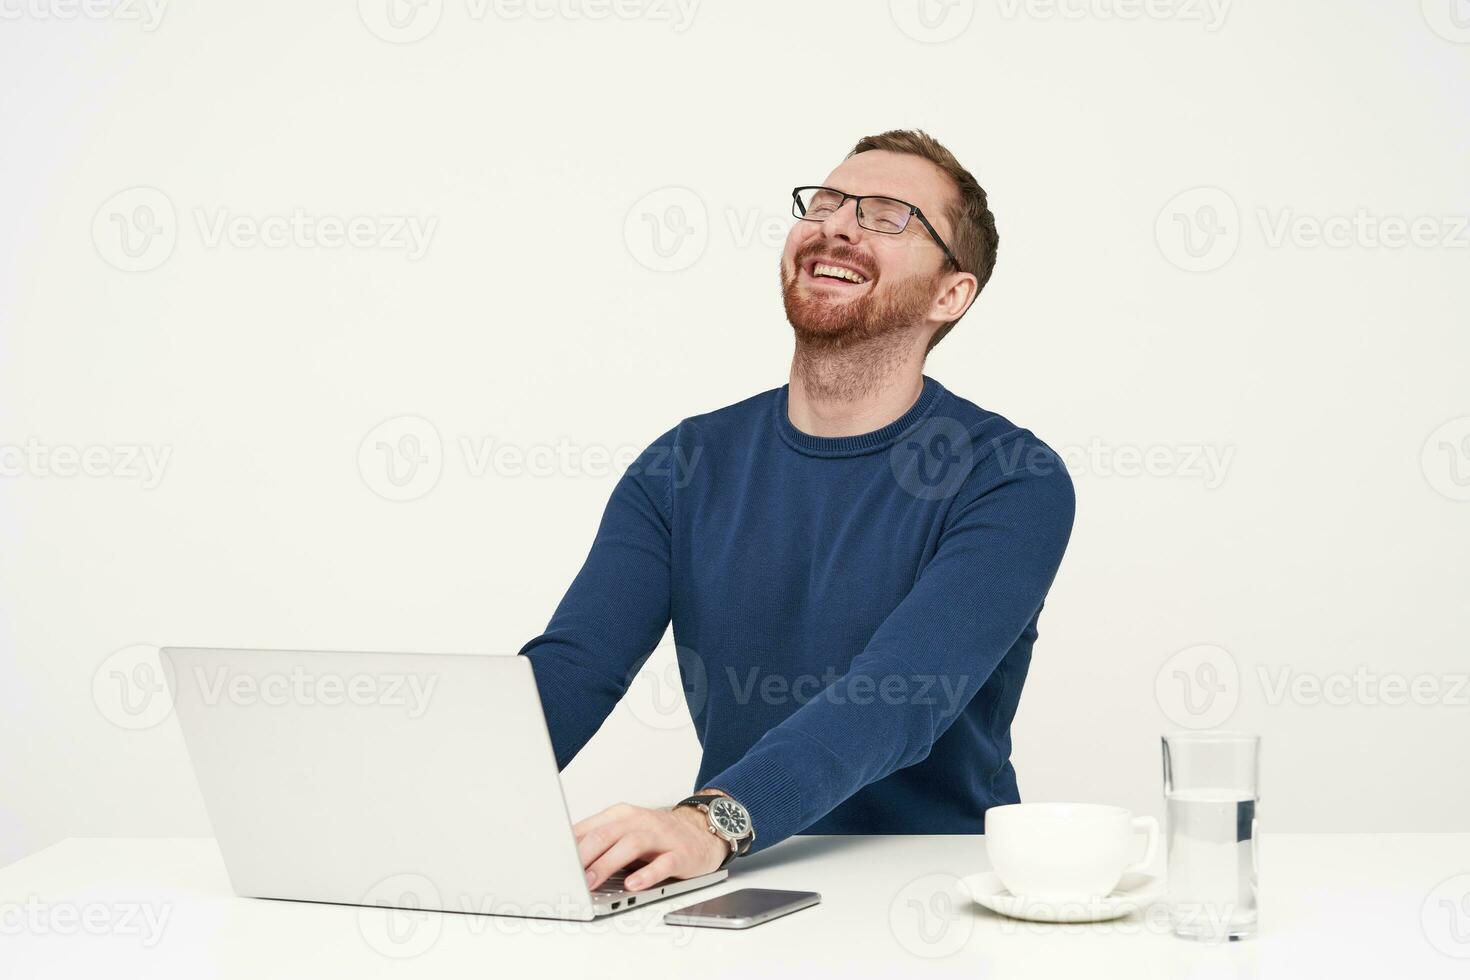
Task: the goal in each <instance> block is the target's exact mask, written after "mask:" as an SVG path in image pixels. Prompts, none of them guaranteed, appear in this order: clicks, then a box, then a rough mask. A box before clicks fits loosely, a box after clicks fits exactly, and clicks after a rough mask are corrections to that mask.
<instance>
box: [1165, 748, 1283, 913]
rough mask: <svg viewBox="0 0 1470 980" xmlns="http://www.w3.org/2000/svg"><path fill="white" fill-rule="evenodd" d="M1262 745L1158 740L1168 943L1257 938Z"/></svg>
mask: <svg viewBox="0 0 1470 980" xmlns="http://www.w3.org/2000/svg"><path fill="white" fill-rule="evenodd" d="M1260 763H1261V738H1260V736H1259V735H1249V734H1245V733H1242V732H1180V733H1174V734H1169V735H1165V736H1164V798H1165V801H1166V803H1167V804H1168V807H1167V816H1168V830H1167V836H1166V838H1165V839H1166V840H1167V842H1168V864H1169V916H1170V922H1171V925H1172V926H1173V929H1174V935H1176V936H1182V937H1184V938H1186V939H1199V940H1205V941H1215V942H1222V941H1232V940H1237V939H1245V938H1246V937H1248V936H1253V935H1255V933H1256V918H1257V911H1256V884H1257V873H1258V870H1259V861H1258V858H1257V854H1256V803H1257V801H1258V799H1259V797H1260V790H1259V777H1260Z"/></svg>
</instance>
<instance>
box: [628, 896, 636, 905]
mask: <svg viewBox="0 0 1470 980" xmlns="http://www.w3.org/2000/svg"><path fill="white" fill-rule="evenodd" d="M628 904H629V905H637V904H638V896H636V895H635V896H633V897H632V898H630V899H628Z"/></svg>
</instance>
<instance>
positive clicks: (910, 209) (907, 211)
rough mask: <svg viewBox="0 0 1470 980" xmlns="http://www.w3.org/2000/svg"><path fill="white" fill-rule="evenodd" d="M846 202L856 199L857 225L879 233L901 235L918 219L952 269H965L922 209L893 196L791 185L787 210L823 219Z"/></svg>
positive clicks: (806, 219) (799, 215)
mask: <svg viewBox="0 0 1470 980" xmlns="http://www.w3.org/2000/svg"><path fill="white" fill-rule="evenodd" d="M848 201H856V202H857V223H858V227H859V228H864V229H866V230H868V231H873V232H877V233H878V234H880V235H899V234H902V233H903V230H904V229H905V228H907V227H908V226H909V219H910V218H918V219H919V223H920V224H922V225H923V226H924V230H925V231H927V232H929V237H931V238H933V239H934V244H936V245H938V246H939V247H940V248H941V249H943V250H944V256H945V258H947V259H949V261H950V262H952V263H953V264H954V267H955V268H956V269H959V270H960V271H961V272H963V271H965V270H964V269H962V268H960V260H959V259H957V258H955V257H954V253H953V252H951V251H950V250H949V246H948V245H946V244H944V239H943V238H940V237H939V232H937V231H935V230H934V226H933V225H931V224H930V223H929V219H928V218H926V217H924V212H923V211H922V210H921V209H920V208H919V206H918V205H917V204H910V203H909V202H907V201H900V200H899V199H898V198H896V197H875V196H874V195H872V194H847V193H845V192H843V191H839V190H837V189H836V188H834V187H795V188H792V191H791V213H792V215H794V216H795V217H798V218H800V219H801V220H803V221H826V220H827V219H828V218H830V217H832V215H834V214H836V213H837V212H838V211H840V210H842V206H843V205H844V204H846V203H847V202H848Z"/></svg>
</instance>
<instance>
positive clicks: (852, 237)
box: [822, 200, 863, 245]
mask: <svg viewBox="0 0 1470 980" xmlns="http://www.w3.org/2000/svg"><path fill="white" fill-rule="evenodd" d="M822 237H824V238H840V239H842V240H843V241H844V242H847V243H848V244H849V245H853V244H856V243H857V242H858V241H859V240H860V239H861V238H862V237H863V229H862V226H860V225H859V224H858V221H857V201H853V200H847V201H843V202H842V207H840V208H838V209H837V210H836V211H834V212H832V214H831V215H829V216H828V217H827V220H826V221H823V222H822Z"/></svg>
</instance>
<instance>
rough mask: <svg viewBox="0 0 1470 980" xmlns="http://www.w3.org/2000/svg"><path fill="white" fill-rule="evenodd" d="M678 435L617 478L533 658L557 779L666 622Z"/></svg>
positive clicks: (525, 651) (532, 646)
mask: <svg viewBox="0 0 1470 980" xmlns="http://www.w3.org/2000/svg"><path fill="white" fill-rule="evenodd" d="M677 431H678V430H677V428H676V429H674V430H671V431H669V432H668V433H665V434H664V435H663V436H661V437H660V438H659V439H657V440H656V441H655V442H654V443H653V444H652V445H651V446H649V447H648V448H647V449H645V450H644V451H643V452H642V453H641V454H640V455H639V457H638V459H636V460H635V461H634V462H633V463H632V464H631V465H630V466H629V467H628V469H627V471H625V472H624V473H623V475H622V476H621V477H620V478H619V480H618V483H617V485H616V486H615V487H614V488H613V492H612V496H611V498H610V499H609V500H608V503H607V508H606V509H605V510H604V512H603V515H602V523H601V525H600V526H599V527H598V530H597V536H596V538H594V539H593V542H592V549H591V551H590V552H589V553H588V555H587V560H586V561H585V562H584V563H583V565H582V569H581V571H580V572H578V573H577V577H576V578H575V579H574V580H573V581H572V584H571V587H570V588H568V589H567V592H566V595H565V596H564V597H563V598H562V600H561V604H560V605H558V606H557V608H556V612H555V613H554V614H553V615H552V617H551V622H550V623H549V624H548V625H547V627H546V630H545V632H543V633H542V634H541V635H540V636H538V637H536V638H535V639H533V640H531V641H530V642H529V643H527V644H526V645H525V646H524V647H522V648H521V650H520V654H521V655H523V656H527V657H530V658H531V667H532V672H533V673H534V674H535V677H536V687H537V690H538V692H539V693H540V695H541V708H542V711H543V712H545V715H546V726H547V728H548V729H549V730H550V733H551V744H552V748H553V750H554V751H555V753H556V765H557V768H558V769H565V768H566V767H567V764H568V763H570V762H571V761H572V759H573V758H574V757H575V756H576V754H577V753H578V752H580V751H581V749H582V746H584V745H586V744H587V742H588V740H590V739H591V738H592V736H593V735H594V734H596V732H597V730H598V729H599V728H600V727H602V723H603V721H604V720H606V718H607V716H608V714H609V713H610V712H611V711H612V709H613V707H614V706H615V705H616V704H617V702H618V700H619V699H620V698H621V697H622V696H623V694H624V693H625V692H626V691H627V689H628V685H629V684H630V683H631V682H632V680H633V677H634V675H636V674H637V672H638V669H639V667H641V666H642V665H643V662H644V661H645V660H647V659H648V656H649V655H650V654H651V653H652V652H653V650H654V648H655V647H656V646H657V645H658V642H659V640H660V639H662V638H663V634H664V630H665V629H666V628H667V627H668V624H669V617H670V601H671V600H670V578H669V568H670V548H671V530H670V528H671V519H670V508H671V499H670V493H671V492H672V480H671V472H672V471H671V454H672V452H673V451H674V449H675V445H674V438H675V434H676V432H677Z"/></svg>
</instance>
